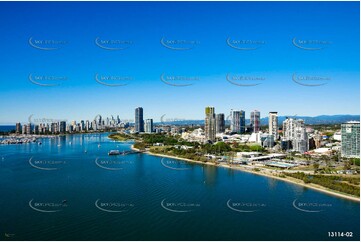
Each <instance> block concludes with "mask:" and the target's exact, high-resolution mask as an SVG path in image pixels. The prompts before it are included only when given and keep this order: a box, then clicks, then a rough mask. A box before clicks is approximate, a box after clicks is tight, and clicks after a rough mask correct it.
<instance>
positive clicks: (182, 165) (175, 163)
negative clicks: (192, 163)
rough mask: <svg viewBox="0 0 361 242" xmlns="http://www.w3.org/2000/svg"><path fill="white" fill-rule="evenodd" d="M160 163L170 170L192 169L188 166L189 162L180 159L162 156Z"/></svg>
mask: <svg viewBox="0 0 361 242" xmlns="http://www.w3.org/2000/svg"><path fill="white" fill-rule="evenodd" d="M160 163H161V164H162V166H164V167H165V168H168V169H171V170H177V171H185V170H190V169H192V168H191V167H189V164H188V163H187V162H185V161H182V160H169V159H165V158H162V159H161V160H160Z"/></svg>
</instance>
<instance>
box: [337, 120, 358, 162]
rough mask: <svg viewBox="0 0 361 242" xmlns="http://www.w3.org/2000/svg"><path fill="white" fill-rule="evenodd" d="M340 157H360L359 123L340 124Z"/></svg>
mask: <svg viewBox="0 0 361 242" xmlns="http://www.w3.org/2000/svg"><path fill="white" fill-rule="evenodd" d="M341 156H342V157H357V158H359V157H360V122H358V121H350V122H347V123H344V124H341Z"/></svg>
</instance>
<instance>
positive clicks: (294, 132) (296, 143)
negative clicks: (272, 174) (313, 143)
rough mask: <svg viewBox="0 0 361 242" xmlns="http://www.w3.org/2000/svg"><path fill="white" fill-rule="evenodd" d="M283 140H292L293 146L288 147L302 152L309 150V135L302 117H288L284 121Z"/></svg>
mask: <svg viewBox="0 0 361 242" xmlns="http://www.w3.org/2000/svg"><path fill="white" fill-rule="evenodd" d="M282 126H283V128H282V131H283V141H291V144H292V146H291V147H286V149H287V150H289V149H291V148H292V150H293V151H297V152H300V153H304V152H306V151H308V149H309V146H308V135H307V132H306V127H305V123H304V121H303V120H302V119H293V118H287V119H286V120H285V121H283V123H282Z"/></svg>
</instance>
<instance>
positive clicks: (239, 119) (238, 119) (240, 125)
mask: <svg viewBox="0 0 361 242" xmlns="http://www.w3.org/2000/svg"><path fill="white" fill-rule="evenodd" d="M245 131H246V116H245V111H243V110H241V111H237V110H233V109H232V110H231V132H234V133H238V134H243V133H244V132H245Z"/></svg>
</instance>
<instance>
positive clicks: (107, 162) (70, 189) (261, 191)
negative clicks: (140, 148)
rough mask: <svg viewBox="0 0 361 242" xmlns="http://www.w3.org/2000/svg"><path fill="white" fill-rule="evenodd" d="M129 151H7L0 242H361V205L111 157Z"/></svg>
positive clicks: (1, 159)
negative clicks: (331, 234) (338, 234)
mask: <svg viewBox="0 0 361 242" xmlns="http://www.w3.org/2000/svg"><path fill="white" fill-rule="evenodd" d="M130 145H131V144H130V143H121V142H113V141H111V140H109V139H108V138H107V134H84V135H67V136H61V137H56V138H54V139H43V140H42V145H39V144H37V143H31V144H22V145H0V178H1V179H0V193H1V198H0V205H1V210H0V236H1V237H0V239H1V240H5V239H6V240H338V239H342V240H358V239H359V227H360V223H359V214H360V207H359V203H356V202H352V201H349V200H345V199H341V198H338V197H333V196H330V195H327V194H324V193H320V192H317V191H314V190H311V189H307V188H303V187H301V186H296V185H293V184H290V183H286V182H283V181H279V180H275V179H271V178H266V177H262V176H257V175H253V174H249V173H244V172H241V171H234V170H229V169H225V168H220V167H213V166H203V165H195V164H187V163H184V162H180V161H176V160H171V159H163V160H162V158H161V157H155V156H150V155H146V154H132V155H127V156H108V155H107V152H108V151H109V150H111V149H118V150H129V149H130ZM172 167H173V168H174V169H171V168H172ZM295 199H297V200H296V201H295ZM162 202H163V203H162ZM227 202H228V206H227ZM294 202H295V204H296V207H297V208H300V209H303V210H304V211H302V210H300V209H297V208H296V207H295V206H294V205H293V203H294ZM304 204H307V206H305V205H304ZM162 205H163V206H162ZM310 211H313V212H310ZM328 232H352V236H353V237H341V238H334V237H333V238H329V237H328ZM5 235H7V237H3V236H5Z"/></svg>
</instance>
